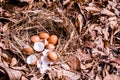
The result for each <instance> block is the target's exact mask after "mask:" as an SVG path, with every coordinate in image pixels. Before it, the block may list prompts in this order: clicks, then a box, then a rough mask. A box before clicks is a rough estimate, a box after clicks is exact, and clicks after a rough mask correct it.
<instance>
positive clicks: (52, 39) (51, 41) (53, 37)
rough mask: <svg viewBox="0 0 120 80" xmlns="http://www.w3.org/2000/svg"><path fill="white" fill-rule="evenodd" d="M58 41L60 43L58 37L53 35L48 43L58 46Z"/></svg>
mask: <svg viewBox="0 0 120 80" xmlns="http://www.w3.org/2000/svg"><path fill="white" fill-rule="evenodd" d="M57 41H58V37H57V36H56V35H51V36H50V37H49V38H48V42H49V43H51V44H53V45H56V44H57Z"/></svg>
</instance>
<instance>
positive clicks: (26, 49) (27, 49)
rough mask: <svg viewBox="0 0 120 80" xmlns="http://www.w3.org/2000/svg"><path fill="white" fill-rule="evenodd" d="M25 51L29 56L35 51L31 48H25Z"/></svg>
mask: <svg viewBox="0 0 120 80" xmlns="http://www.w3.org/2000/svg"><path fill="white" fill-rule="evenodd" d="M23 51H24V52H25V53H26V54H27V55H31V54H32V53H33V49H32V48H31V47H30V46H25V47H24V48H23Z"/></svg>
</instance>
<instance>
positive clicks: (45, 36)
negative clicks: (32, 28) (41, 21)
mask: <svg viewBox="0 0 120 80" xmlns="http://www.w3.org/2000/svg"><path fill="white" fill-rule="evenodd" d="M39 37H40V38H41V39H48V38H49V37H50V35H49V34H48V33H46V32H42V33H40V34H39Z"/></svg>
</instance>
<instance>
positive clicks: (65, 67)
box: [61, 63, 70, 70]
mask: <svg viewBox="0 0 120 80" xmlns="http://www.w3.org/2000/svg"><path fill="white" fill-rule="evenodd" d="M61 66H62V68H63V69H65V70H70V66H69V65H68V64H66V63H64V64H61Z"/></svg>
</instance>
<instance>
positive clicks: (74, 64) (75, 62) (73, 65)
mask: <svg viewBox="0 0 120 80" xmlns="http://www.w3.org/2000/svg"><path fill="white" fill-rule="evenodd" d="M67 63H68V65H69V66H70V69H71V70H74V71H80V61H79V59H78V58H77V57H74V56H73V57H72V58H71V59H70V61H68V62H67Z"/></svg>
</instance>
